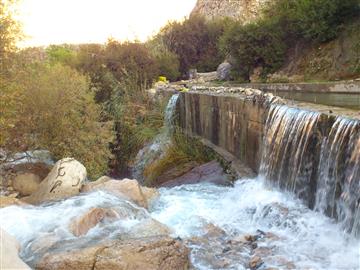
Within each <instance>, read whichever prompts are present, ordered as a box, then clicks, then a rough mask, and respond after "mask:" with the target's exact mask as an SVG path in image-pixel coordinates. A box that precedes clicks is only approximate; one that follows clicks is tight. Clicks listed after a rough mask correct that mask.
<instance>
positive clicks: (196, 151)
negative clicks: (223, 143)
mask: <svg viewBox="0 0 360 270" xmlns="http://www.w3.org/2000/svg"><path fill="white" fill-rule="evenodd" d="M214 159H217V156H216V154H215V153H214V151H212V150H211V149H210V148H208V147H206V146H204V145H203V144H202V143H201V142H200V141H199V140H197V139H194V138H190V137H188V136H186V135H184V134H183V133H182V132H181V131H179V130H176V131H175V132H174V134H173V136H172V143H171V145H170V146H169V147H168V148H167V149H166V150H165V154H164V155H163V157H162V158H161V159H158V160H156V161H155V162H153V163H152V164H150V165H149V166H147V167H146V168H145V170H144V176H145V184H146V185H147V186H158V185H161V184H162V183H161V182H160V181H159V176H161V175H162V174H163V173H165V172H166V171H168V170H169V169H172V168H174V167H175V166H176V167H181V166H183V165H184V164H186V163H189V162H192V161H195V162H196V163H198V164H203V163H206V162H209V161H211V160H214Z"/></svg>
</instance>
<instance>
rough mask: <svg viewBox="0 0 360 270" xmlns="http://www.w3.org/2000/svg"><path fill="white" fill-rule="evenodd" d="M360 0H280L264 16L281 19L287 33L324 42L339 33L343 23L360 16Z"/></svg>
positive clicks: (279, 20)
mask: <svg viewBox="0 0 360 270" xmlns="http://www.w3.org/2000/svg"><path fill="white" fill-rule="evenodd" d="M359 4H360V3H359V0H290V1H289V0H277V1H275V2H273V4H271V5H270V6H269V7H268V8H267V9H266V10H265V17H266V18H272V19H273V20H277V21H278V22H282V28H283V30H284V31H286V32H287V33H289V34H290V33H295V34H296V35H297V37H298V38H305V39H308V40H311V41H315V42H325V41H328V40H331V39H334V38H336V37H337V36H338V34H339V32H340V31H339V30H340V29H341V27H342V24H343V23H344V22H346V21H347V20H349V19H351V18H352V17H354V16H359Z"/></svg>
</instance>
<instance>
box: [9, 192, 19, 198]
mask: <svg viewBox="0 0 360 270" xmlns="http://www.w3.org/2000/svg"><path fill="white" fill-rule="evenodd" d="M17 196H19V192H14V193H10V194H9V195H8V197H9V198H16V197H17Z"/></svg>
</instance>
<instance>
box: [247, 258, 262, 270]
mask: <svg viewBox="0 0 360 270" xmlns="http://www.w3.org/2000/svg"><path fill="white" fill-rule="evenodd" d="M262 264H263V261H262V260H261V258H260V257H259V256H254V257H252V258H251V259H250V262H249V267H250V269H257V268H259V267H260V266H261V265H262Z"/></svg>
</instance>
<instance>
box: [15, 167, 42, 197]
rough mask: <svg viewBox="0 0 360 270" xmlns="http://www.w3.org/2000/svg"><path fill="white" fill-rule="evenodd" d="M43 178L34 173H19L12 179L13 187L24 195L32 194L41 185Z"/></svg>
mask: <svg viewBox="0 0 360 270" xmlns="http://www.w3.org/2000/svg"><path fill="white" fill-rule="evenodd" d="M41 180H42V178H41V177H40V176H39V175H37V174H34V173H22V174H17V175H16V176H15V177H14V178H13V180H12V186H13V188H14V189H15V190H16V191H18V192H19V193H20V195H22V196H27V195H31V194H32V193H34V192H35V191H36V190H37V189H38V188H39V186H40V183H41Z"/></svg>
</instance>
